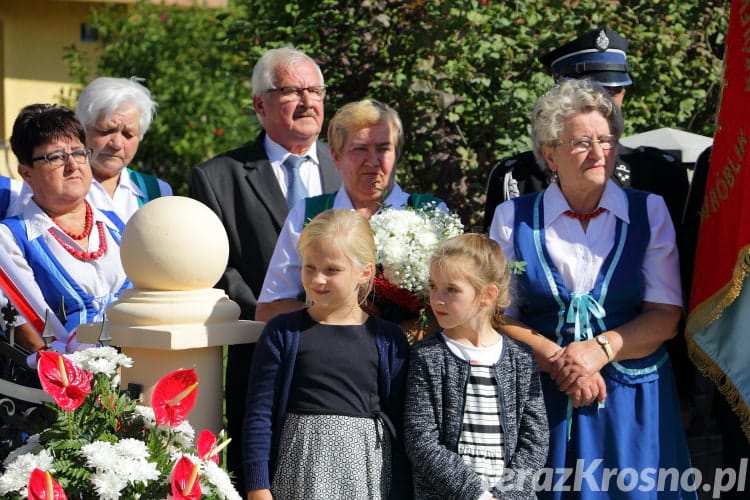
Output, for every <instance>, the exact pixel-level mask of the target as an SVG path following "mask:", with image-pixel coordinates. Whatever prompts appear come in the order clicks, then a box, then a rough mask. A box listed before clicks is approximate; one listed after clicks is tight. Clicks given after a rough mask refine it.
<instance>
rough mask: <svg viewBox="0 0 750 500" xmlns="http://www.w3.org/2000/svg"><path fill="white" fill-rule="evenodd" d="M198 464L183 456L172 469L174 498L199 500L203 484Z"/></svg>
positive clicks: (178, 499) (177, 499)
mask: <svg viewBox="0 0 750 500" xmlns="http://www.w3.org/2000/svg"><path fill="white" fill-rule="evenodd" d="M199 468H200V467H199V466H198V464H194V463H193V462H192V461H191V460H190V459H189V458H188V457H185V456H183V457H182V458H181V459H179V460H178V461H177V463H176V464H175V466H174V469H172V479H171V481H170V482H171V484H172V498H174V499H176V500H198V499H199V498H200V497H201V495H202V494H203V493H202V492H201V483H200V481H199V478H198V469H199Z"/></svg>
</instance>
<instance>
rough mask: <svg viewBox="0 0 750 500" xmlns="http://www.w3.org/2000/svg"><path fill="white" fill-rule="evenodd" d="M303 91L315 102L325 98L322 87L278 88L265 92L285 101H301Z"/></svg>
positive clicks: (324, 89) (324, 91)
mask: <svg viewBox="0 0 750 500" xmlns="http://www.w3.org/2000/svg"><path fill="white" fill-rule="evenodd" d="M305 91H307V92H309V93H310V96H311V97H312V98H313V99H314V100H316V101H322V100H323V98H325V96H326V88H325V87H324V86H322V85H317V86H315V87H278V88H275V89H268V90H266V93H267V94H279V95H280V96H281V98H282V99H284V100H285V101H301V100H302V98H303V97H304V96H305Z"/></svg>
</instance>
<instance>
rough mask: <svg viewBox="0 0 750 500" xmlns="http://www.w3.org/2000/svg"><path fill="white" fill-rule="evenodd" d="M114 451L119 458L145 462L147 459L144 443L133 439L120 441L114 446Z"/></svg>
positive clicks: (146, 449)
mask: <svg viewBox="0 0 750 500" xmlns="http://www.w3.org/2000/svg"><path fill="white" fill-rule="evenodd" d="M115 450H116V451H117V453H118V454H119V455H120V456H121V457H125V458H135V459H138V460H146V459H148V457H149V454H148V448H147V447H146V443H144V442H143V441H139V440H137V439H133V438H126V439H122V440H120V441H119V442H118V443H117V444H116V445H115Z"/></svg>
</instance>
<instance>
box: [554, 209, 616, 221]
mask: <svg viewBox="0 0 750 500" xmlns="http://www.w3.org/2000/svg"><path fill="white" fill-rule="evenodd" d="M606 211H607V209H606V208H604V207H599V208H597V209H596V210H594V211H593V212H591V213H590V214H577V213H575V212H574V211H572V210H566V211H564V212H563V214H565V215H567V216H568V217H572V218H574V219H578V220H580V221H584V222H586V221H589V220H591V219H593V218H594V217H599V216H600V215H601V214H603V213H604V212H606Z"/></svg>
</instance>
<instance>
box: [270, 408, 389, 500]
mask: <svg viewBox="0 0 750 500" xmlns="http://www.w3.org/2000/svg"><path fill="white" fill-rule="evenodd" d="M277 463H278V465H277V467H276V474H275V475H274V478H273V482H272V486H271V492H272V494H273V498H274V500H299V499H301V498H304V499H306V500H307V499H310V500H313V499H320V500H331V499H337V498H341V499H344V498H346V499H347V500H349V499H351V500H374V499H386V498H388V492H389V490H390V483H391V441H390V436H389V435H388V432H387V430H386V429H385V428H384V426H383V423H382V422H381V421H380V420H378V419H375V418H360V417H347V416H342V415H305V414H295V413H289V414H288V415H287V417H286V421H285V423H284V429H283V431H282V433H281V442H280V444H279V458H278V462H277Z"/></svg>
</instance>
